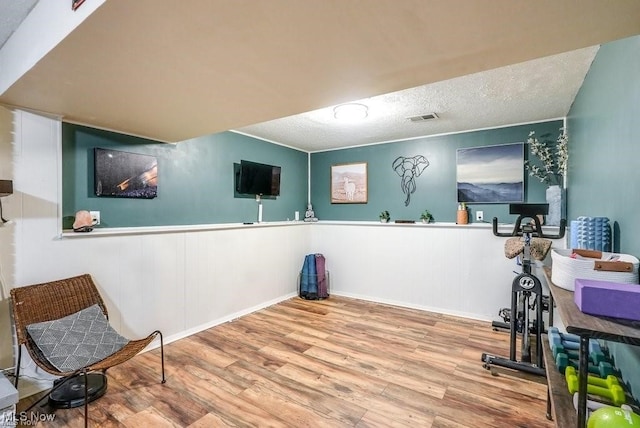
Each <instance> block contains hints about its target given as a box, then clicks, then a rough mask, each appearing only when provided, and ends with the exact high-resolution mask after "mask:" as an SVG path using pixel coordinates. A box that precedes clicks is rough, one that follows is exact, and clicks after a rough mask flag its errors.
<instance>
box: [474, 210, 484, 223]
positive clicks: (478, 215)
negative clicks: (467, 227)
mask: <svg viewBox="0 0 640 428" xmlns="http://www.w3.org/2000/svg"><path fill="white" fill-rule="evenodd" d="M482 220H484V212H482V211H476V221H482Z"/></svg>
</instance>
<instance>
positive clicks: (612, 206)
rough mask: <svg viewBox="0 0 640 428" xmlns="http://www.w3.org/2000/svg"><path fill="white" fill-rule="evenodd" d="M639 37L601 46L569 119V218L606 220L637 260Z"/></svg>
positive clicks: (639, 249)
mask: <svg viewBox="0 0 640 428" xmlns="http://www.w3.org/2000/svg"><path fill="white" fill-rule="evenodd" d="M639 119H640V37H639V36H636V37H632V38H628V39H623V40H620V41H616V42H613V43H608V44H605V45H603V46H601V48H600V50H599V52H598V54H597V56H596V58H595V60H594V61H593V64H592V65H591V69H590V70H589V73H588V75H587V77H586V79H585V82H584V84H583V86H582V88H581V89H580V92H579V93H578V95H577V97H576V99H575V101H574V104H573V106H572V108H571V111H570V112H569V115H568V117H567V128H568V130H569V134H570V135H569V137H570V143H569V186H568V191H567V198H568V202H567V206H568V216H569V218H570V219H575V218H576V217H578V216H581V215H584V216H604V217H609V219H610V220H611V221H615V222H617V223H618V225H619V233H617V234H616V237H617V238H619V239H618V242H617V243H616V249H617V250H619V251H621V252H624V253H630V254H633V255H635V256H636V257H640V237H639V236H638V232H639V231H640V226H639V223H638V213H640V196H639V194H640V169H639V168H638V156H637V155H638V153H640V152H639V151H638V150H639V145H640V120H639Z"/></svg>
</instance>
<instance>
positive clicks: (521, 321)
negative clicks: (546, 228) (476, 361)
mask: <svg viewBox="0 0 640 428" xmlns="http://www.w3.org/2000/svg"><path fill="white" fill-rule="evenodd" d="M548 212H549V204H510V205H509V214H517V215H518V218H517V219H516V223H515V225H514V227H513V231H512V232H511V233H501V232H498V219H497V218H496V217H494V218H493V234H494V235H495V236H499V237H510V238H511V239H509V240H508V241H507V242H506V243H505V255H507V253H508V251H507V250H506V248H507V246H509V247H510V254H509V255H507V257H509V258H513V257H516V254H517V257H519V258H520V259H521V263H520V264H521V265H522V272H521V273H519V274H518V275H517V276H516V277H515V278H514V280H513V282H512V284H511V308H510V310H509V311H510V312H509V316H508V319H509V332H510V337H509V358H505V357H500V356H496V355H492V354H488V353H483V354H482V361H483V363H484V364H483V367H484V368H486V369H487V370H490V369H491V366H501V367H506V368H509V369H513V370H519V371H523V372H527V373H531V374H534V375H539V376H545V370H544V363H543V355H542V333H543V332H544V323H543V311H544V310H545V305H544V303H543V295H542V284H541V282H540V279H538V277H536V276H535V275H534V274H532V273H531V266H532V263H531V258H532V242H533V239H534V238H543V239H539V240H537V241H536V242H535V244H536V245H535V248H534V251H533V252H534V253H535V256H536V257H535V258H536V259H538V260H543V259H544V258H545V256H546V254H547V252H548V250H549V248H550V247H551V241H549V239H561V238H563V237H564V234H565V228H566V225H567V222H566V220H565V219H562V220H561V221H560V229H559V232H558V234H556V235H550V234H545V233H544V232H543V231H542V225H541V224H540V217H539V216H541V215H546V214H548ZM525 219H530V221H527V222H523V220H525ZM545 238H546V239H545ZM520 247H521V248H520ZM520 254H521V257H520ZM547 299H548V298H547ZM547 301H548V300H547ZM546 308H547V309H548V310H549V311H552V308H548V303H547V306H546ZM531 311H535V318H534V319H533V320H531V319H530V317H531V315H530V314H531ZM495 327H496V326H495V324H494V329H495ZM518 333H521V335H522V340H521V346H520V358H521V359H520V361H518V360H517V359H516V348H517V345H516V338H517V335H518ZM532 335H535V338H536V351H535V361H532V355H531V336H532Z"/></svg>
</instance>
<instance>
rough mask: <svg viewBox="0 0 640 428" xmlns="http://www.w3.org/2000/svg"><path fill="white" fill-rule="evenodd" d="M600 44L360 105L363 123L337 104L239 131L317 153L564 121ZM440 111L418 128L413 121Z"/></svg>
mask: <svg viewBox="0 0 640 428" xmlns="http://www.w3.org/2000/svg"><path fill="white" fill-rule="evenodd" d="M597 51H598V46H594V47H590V48H584V49H580V50H576V51H572V52H568V53H564V54H558V55H553V56H549V57H545V58H541V59H536V60H532V61H527V62H524V63H520V64H514V65H510V66H506V67H501V68H497V69H494V70H489V71H485V72H480V73H474V74H470V75H467V76H463V77H458V78H454V79H449V80H444V81H442V82H436V83H433V84H429V85H423V86H419V87H416V88H411V89H406V90H402V91H397V92H393V93H389V94H384V95H380V96H376V97H371V98H366V99H362V100H357V102H358V103H361V104H364V105H366V106H368V116H367V117H366V118H365V119H363V120H360V121H347V122H345V121H341V120H338V119H336V118H335V117H334V111H333V106H330V107H328V108H323V109H319V110H314V111H311V112H308V113H303V114H298V115H294V116H289V117H285V118H282V119H276V120H272V121H268V122H263V123H259V124H255V125H251V126H247V127H243V128H240V129H238V130H237V131H238V132H240V133H243V134H247V135H252V136H257V137H259V138H263V139H267V140H269V141H275V142H279V143H281V144H285V145H289V146H293V147H299V146H300V145H301V144H302V145H303V146H304V148H305V149H306V150H309V151H318V150H326V149H333V148H338V147H347V146H354V145H362V144H371V143H379V142H387V141H394V140H399V139H408V138H414V137H420V136H427V135H435V134H443V133H451V132H459V131H467V130H473V129H480V128H486V127H497V126H503V125H511V124H517V123H525V122H535V121H542V120H547V119H556V118H560V117H564V116H566V114H567V113H568V111H569V108H570V107H571V104H572V102H573V100H574V98H575V96H576V93H577V92H578V89H580V86H581V85H582V82H583V80H584V77H585V75H586V73H587V71H588V70H589V67H590V65H591V62H592V61H593V58H594V56H595V54H596V52H597ZM428 113H436V115H437V118H436V119H433V120H426V121H420V122H415V121H411V120H409V119H408V118H410V117H414V116H418V115H424V114H428Z"/></svg>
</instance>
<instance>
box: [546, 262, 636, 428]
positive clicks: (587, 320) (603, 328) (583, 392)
mask: <svg viewBox="0 0 640 428" xmlns="http://www.w3.org/2000/svg"><path fill="white" fill-rule="evenodd" d="M544 276H545V278H546V280H547V284H548V285H549V291H550V293H551V296H550V297H551V304H552V305H554V304H555V306H556V308H557V309H558V313H559V314H560V317H561V318H562V321H563V323H564V325H565V327H566V329H567V332H568V333H573V334H577V335H579V336H580V361H579V364H580V370H579V377H580V382H579V391H580V392H579V400H578V420H577V422H576V424H577V425H576V426H577V427H578V428H584V427H585V426H586V419H587V407H586V406H587V374H588V371H587V366H588V360H587V358H588V355H589V338H594V339H603V340H609V341H613V342H622V343H628V344H630V345H640V322H639V321H626V320H621V319H616V318H606V317H598V316H592V315H587V314H585V313H582V312H581V311H580V309H578V306H577V305H576V304H575V302H574V300H573V292H572V291H569V290H565V289H564V288H560V287H558V286H557V285H555V284H554V283H552V282H551V269H550V268H548V267H545V268H544ZM552 380H553V379H552V378H551V377H550V378H547V381H548V382H549V383H551V382H552ZM549 390H550V391H554V390H555V386H553V387H552V386H551V385H550V386H549ZM567 395H568V392H567ZM553 403H554V404H555V403H557V400H556V399H553ZM558 404H559V403H558ZM556 413H559V412H557V411H556ZM556 423H557V422H556ZM558 426H563V427H564V426H565V425H558ZM567 426H568V425H567Z"/></svg>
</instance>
